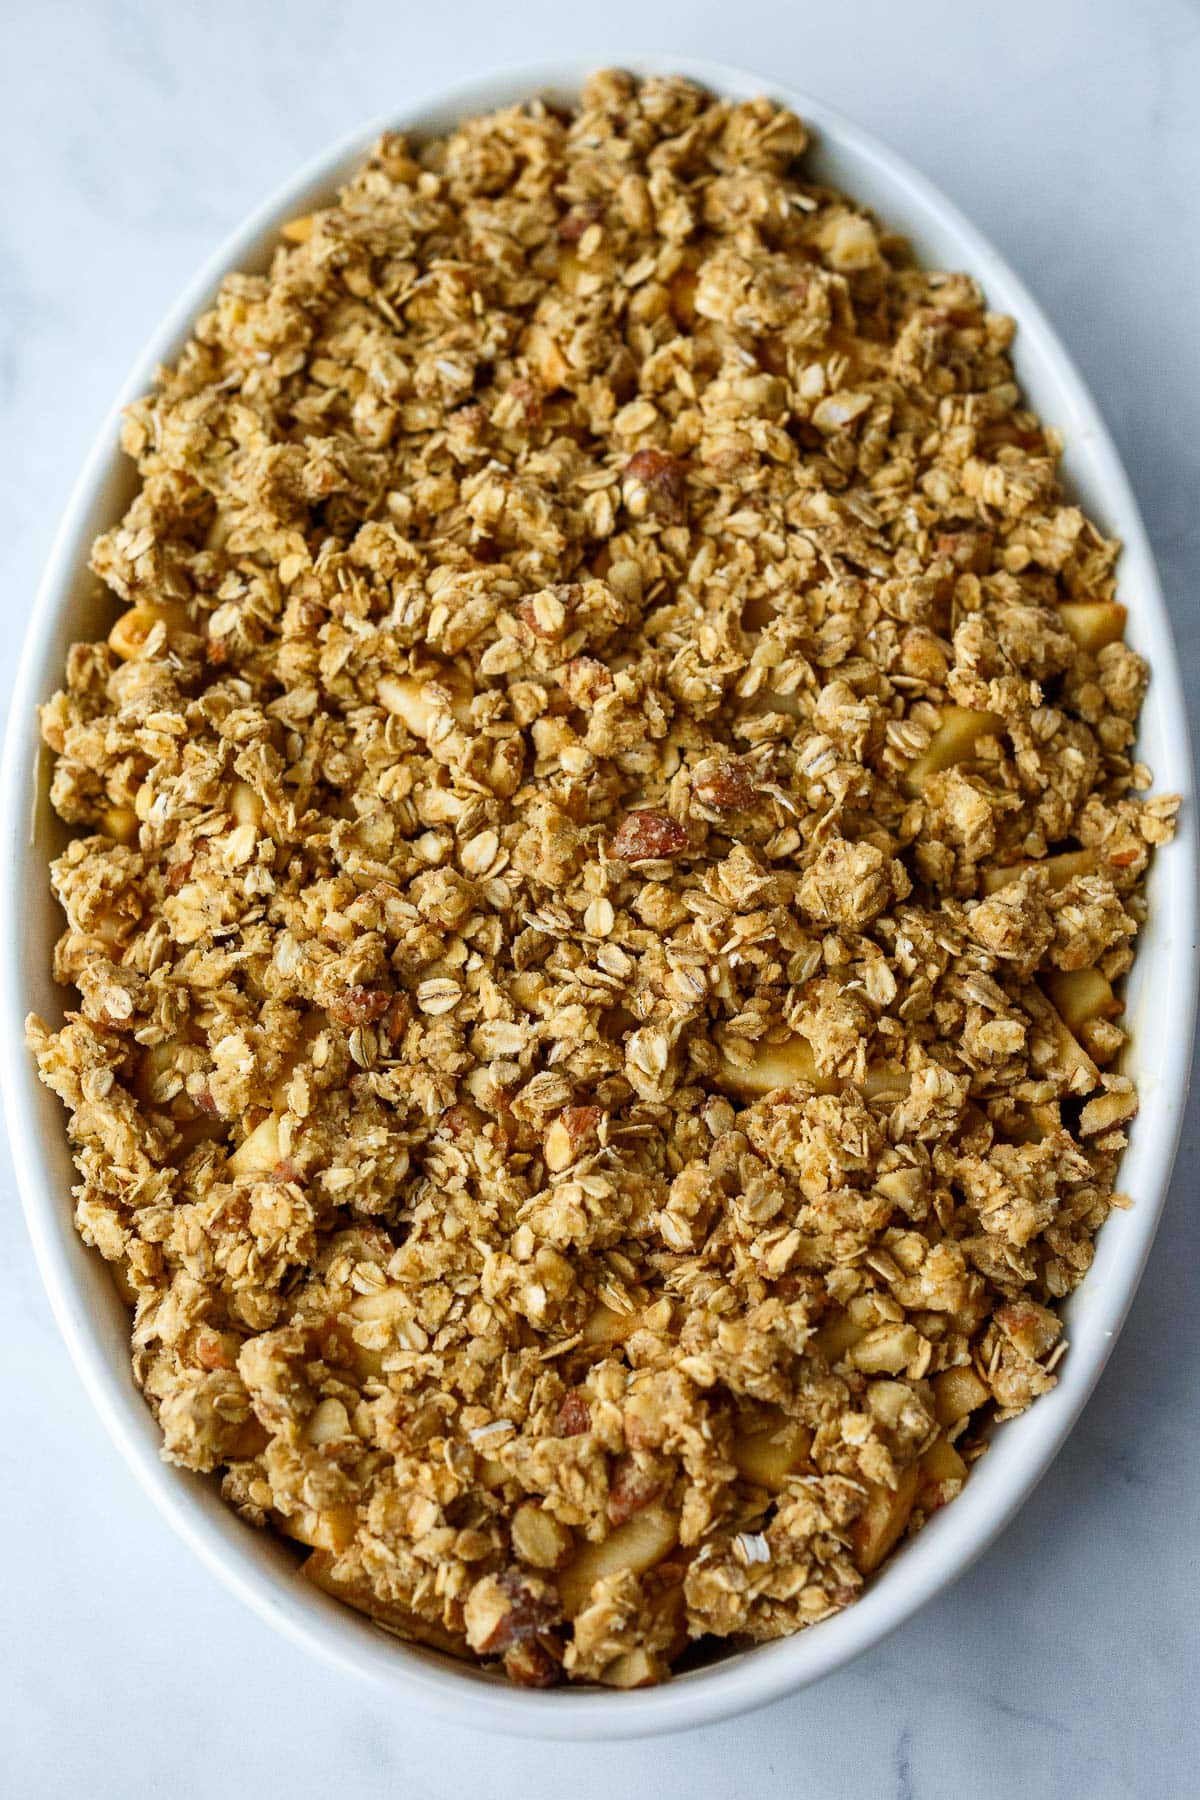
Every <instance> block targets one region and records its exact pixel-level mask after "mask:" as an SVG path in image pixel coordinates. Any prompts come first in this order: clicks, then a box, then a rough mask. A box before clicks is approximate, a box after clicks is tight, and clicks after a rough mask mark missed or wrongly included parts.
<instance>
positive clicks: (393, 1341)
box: [29, 71, 1176, 1687]
mask: <svg viewBox="0 0 1200 1800" xmlns="http://www.w3.org/2000/svg"><path fill="white" fill-rule="evenodd" d="M805 145H806V133H805V128H804V126H803V124H802V123H801V121H800V120H799V119H797V118H796V117H794V116H793V115H792V114H791V113H789V112H787V111H786V110H784V109H782V108H780V107H778V106H775V105H772V104H770V103H769V102H768V101H766V100H759V101H754V102H743V103H733V102H730V101H724V100H716V99H714V98H712V97H711V96H710V95H708V94H706V93H705V92H704V91H702V90H701V89H700V88H698V87H696V86H693V85H692V84H691V83H689V82H687V81H683V80H675V79H672V80H663V79H649V80H645V81H640V82H639V81H635V80H633V79H632V78H630V77H629V76H627V75H624V74H620V73H616V72H611V71H610V72H606V73H602V74H598V75H597V76H595V77H594V78H593V79H592V80H591V81H590V82H589V83H588V85H587V87H586V88H585V90H584V92H583V95H582V98H581V100H580V102H579V106H578V109H577V110H576V111H573V112H567V111H564V110H561V109H559V108H557V107H555V106H551V105H548V104H543V103H541V102H538V101H533V102H531V103H530V104H529V105H527V106H522V107H516V108H511V109H508V110H506V111H502V112H497V113H494V114H492V115H490V116H489V117H486V118H482V119H475V120H472V121H470V122H468V123H467V124H465V125H463V126H462V127H461V128H460V129H458V130H457V131H455V132H454V133H453V134H451V135H450V136H448V137H446V138H445V139H442V140H438V141H435V142H429V143H424V144H421V145H416V144H413V143H410V142H408V141H406V140H405V139H404V138H403V137H400V136H397V135H389V136H386V137H384V138H383V139H382V140H381V141H380V142H379V144H378V145H377V146H376V148H375V149H374V151H373V153H372V154H371V156H370V157H369V159H368V160H367V162H366V163H365V165H364V166H363V168H362V169H361V170H360V171H359V173H358V174H357V175H356V176H355V177H354V179H353V180H352V181H351V182H350V183H349V185H348V186H347V187H346V188H345V190H344V191H343V192H342V193H341V195H340V196H339V197H338V198H337V200H336V202H335V203H334V204H332V205H331V206H330V207H329V208H328V209H327V210H325V211H321V212H317V213H314V214H312V215H311V216H309V217H306V218H302V219H296V220H294V221H293V222H291V223H290V224H288V225H287V226H285V228H284V230H283V234H282V240H283V241H282V242H281V243H280V245H279V247H278V249H277V250H276V252H275V254H274V256H273V257H272V259H271V264H270V269H269V272H268V273H267V274H265V275H261V274H259V275H233V276H230V277H229V278H228V279H227V280H226V281H225V282H224V283H223V285H222V287H221V290H220V293H219V294H218V296H217V298H216V300H215V302H214V304H213V307H212V310H211V311H209V312H207V313H206V314H205V315H204V316H203V317H202V318H201V319H200V320H199V321H198V323H197V325H196V328H195V333H194V336H193V338H192V339H191V341H190V342H189V343H188V344H187V345H186V347H185V348H184V350H183V351H182V352H181V354H180V356H179V358H178V361H177V362H176V363H175V365H174V366H173V367H171V368H169V369H166V370H163V371H162V372H161V375H160V377H159V379H158V382H157V386H156V388H155V391H154V392H153V393H152V394H151V395H149V396H148V397H147V398H146V399H144V400H142V401H141V402H139V403H138V404H137V405H135V406H134V407H132V408H131V409H130V411H129V413H128V416H127V420H126V423H125V427H124V432H123V440H122V441H123V444H124V448H125V450H126V451H127V452H128V454H129V456H130V457H132V458H133V459H134V460H135V462H136V464H137V468H138V471H139V475H140V489H139V491H138V493H137V496H136V498H135V499H134V501H133V503H132V504H131V506H130V507H129V510H128V512H127V513H126V514H125V517H124V518H123V519H122V521H121V522H120V523H119V524H118V525H116V526H115V527H114V528H113V529H112V530H111V531H109V532H107V533H105V535H104V536H102V537H101V538H100V539H99V540H98V542H97V543H96V545H95V549H94V552H93V558H92V567H93V569H94V571H95V573H96V575H97V576H98V577H99V578H100V579H101V581H102V582H103V583H104V584H105V585H106V586H107V587H108V588H110V589H111V590H112V592H113V593H114V594H115V595H116V596H117V597H118V599H119V600H120V602H121V603H122V606H123V608H124V610H123V611H122V613H121V616H120V617H119V618H118V619H117V622H116V624H115V625H114V626H113V629H112V631H111V632H110V634H109V637H108V639H107V641H106V642H99V643H86V644H78V645H76V646H75V648H74V649H73V650H72V652H71V655H70V659H69V663H68V668H67V673H66V685H65V687H64V689H63V691H62V692H61V693H59V694H57V695H56V696H55V697H54V699H53V700H51V701H50V702H49V704H48V705H47V706H46V707H45V708H44V709H43V712H42V729H43V732H44V735H45V739H46V742H47V744H48V745H49V746H50V748H51V750H52V751H53V753H54V759H55V760H54V776H53V790H52V791H53V801H54V805H55V806H56V808H57V809H58V812H59V813H60V814H61V816H62V818H63V819H64V820H66V821H67V822H68V823H69V824H70V825H72V826H76V827H79V828H80V834H79V835H77V836H76V837H75V838H74V840H73V841H72V842H71V843H70V844H69V846H68V848H67V849H66V851H65V853H64V854H63V855H62V856H61V857H60V858H59V859H58V860H57V862H56V863H55V864H54V867H53V885H54V891H55V893H56V894H57V896H58V898H59V900H60V902H61V904H62V907H63V909H64V911H65V913H66V917H67V929H66V931H65V933H64V935H63V936H62V938H61V941H60V942H59V944H58V947H57V952H56V958H55V973H56V976H57V978H58V979H59V980H60V981H61V982H62V983H64V984H66V985H67V986H69V987H71V988H73V989H74V990H75V991H76V993H77V996H78V997H77V1000H76V1001H75V1002H74V1006H75V1010H72V1011H69V1012H68V1013H67V1014H66V1019H65V1023H64V1024H63V1025H62V1026H61V1028H59V1029H51V1028H50V1027H48V1026H47V1025H45V1024H44V1023H43V1022H42V1021H40V1020H38V1019H36V1018H34V1019H31V1020H30V1025H29V1030H30V1037H31V1041H32V1044H33V1048H34V1050H35V1052H36V1055H37V1058H38V1062H39V1065H40V1069H41V1072H42V1075H43V1077H44V1079H45V1080H46V1081H47V1082H48V1083H49V1084H50V1086H51V1087H53V1088H54V1089H55V1091H56V1092H57V1093H58V1094H60V1095H61V1097H62V1099H63V1101H64V1102H65V1103H66V1105H67V1107H68V1109H69V1111H70V1115H71V1122H70V1130H71V1138H72V1142H73V1145H74V1150H75V1156H76V1161H77V1164H78V1170H79V1185H78V1187H77V1189H76V1218H77V1222H78V1227H79V1230H80V1232H81V1233H82V1234H83V1236H84V1238H85V1239H86V1240H87V1242H88V1243H89V1244H91V1245H93V1246H95V1248H96V1249H97V1250H99V1252H100V1253H101V1255H102V1256H104V1257H105V1258H107V1259H108V1261H109V1262H110V1263H111V1264H112V1265H113V1266H114V1269H115V1270H116V1271H117V1273H118V1276H119V1280H120V1282H121V1284H122V1287H123V1290H124V1291H125V1293H126V1297H127V1298H128V1300H129V1301H130V1302H131V1304H132V1305H133V1307H134V1313H133V1324H132V1350H133V1369H134V1373H135V1376H136V1379H137V1381H138V1383H139V1384H140V1387H141V1389H142V1391H143V1392H144V1394H145V1396H146V1399H147V1401H148V1403H149V1404H150V1406H151V1407H152V1408H153V1409H154V1412H155V1414H156V1416H157V1418H158V1422H159V1424H160V1426H161V1429H162V1434H163V1454H164V1455H165V1456H166V1457H167V1458H169V1459H170V1460H171V1461H172V1462H174V1463H176V1464H178V1465H180V1466H181V1467H183V1468H185V1469H191V1470H196V1471H200V1472H211V1473H213V1474H214V1475H215V1476H216V1477H217V1478H218V1479H219V1481H220V1483H221V1489H222V1492H223V1494H224V1495H225V1497H226V1499H227V1500H228V1502H229V1504H230V1505H231V1506H233V1507H235V1508H236V1509H237V1510H238V1512H239V1513H240V1514H241V1515H242V1517H243V1518H245V1519H246V1520H248V1521H250V1522H251V1523H252V1524H254V1525H259V1526H272V1527H274V1528H275V1529H276V1530H278V1531H280V1532H283V1533H285V1534H286V1535H287V1536H288V1537H289V1538H291V1539H294V1540H295V1541H296V1542H297V1543H298V1544H300V1545H303V1546H306V1556H305V1560H304V1562H303V1571H304V1574H305V1575H306V1576H308V1577H309V1578H311V1580H313V1581H314V1582H316V1583H317V1584H318V1585H319V1586H320V1587H321V1588H323V1589H325V1590H326V1591H327V1592H329V1593H332V1594H335V1595H338V1596H340V1597H341V1598H342V1599H343V1600H345V1601H346V1602H348V1603H349V1605H351V1606H352V1607H356V1608H358V1609H360V1610H361V1611H362V1612H364V1613H366V1614H368V1615H369V1616H370V1617H371V1618H372V1619H374V1620H376V1621H377V1622H378V1623H379V1624H380V1625H381V1626H383V1627H384V1628H386V1629H387V1630H389V1631H392V1632H394V1633H396V1634H398V1635H399V1636H400V1637H403V1638H405V1639H409V1640H416V1641H418V1642H421V1643H425V1644H431V1645H434V1646H437V1647H438V1648H440V1649H442V1650H445V1651H447V1652H450V1653H453V1654H456V1655H459V1656H463V1657H467V1658H474V1659H483V1660H486V1661H488V1662H494V1663H495V1664H496V1666H498V1667H502V1668H503V1671H504V1672H505V1673H506V1674H507V1675H508V1676H509V1677H510V1678H511V1679H512V1680H513V1681H515V1682H519V1683H522V1684H524V1685H528V1686H535V1687H537V1686H544V1685H549V1684H552V1683H555V1682H558V1681H561V1680H568V1681H593V1682H603V1683H608V1684H613V1685H616V1686H636V1685H641V1684H644V1683H649V1682H656V1681H660V1680H662V1679H663V1678H664V1677H665V1676H667V1675H668V1673H669V1672H670V1671H671V1669H672V1667H673V1666H676V1665H677V1664H678V1662H679V1659H680V1658H683V1659H684V1660H685V1666H686V1661H687V1659H689V1658H691V1659H695V1658H696V1657H697V1656H702V1655H703V1654H705V1653H706V1652H707V1651H709V1650H711V1649H712V1647H713V1646H714V1642H715V1641H716V1640H725V1641H726V1642H731V1643H733V1644H735V1645H744V1644H746V1643H748V1642H750V1641H754V1640H761V1639H767V1638H774V1637H778V1636H780V1635H782V1634H785V1633H789V1632H793V1631H796V1630H797V1629H799V1628H800V1627H801V1626H805V1625H810V1624H813V1623H816V1622H817V1621H819V1620H821V1619H824V1618H826V1617H828V1616H829V1615H830V1614H832V1613H834V1612H836V1611H837V1610H838V1609H839V1608H841V1607H844V1606H846V1605H847V1604H849V1603H850V1602H852V1601H853V1600H854V1598H855V1596H856V1595H857V1594H858V1593H859V1591H860V1589H861V1588H862V1585H863V1582H864V1580H865V1579H866V1578H868V1577H869V1576H870V1574H871V1572H872V1571H873V1570H874V1569H875V1568H876V1567H877V1566H878V1564H879V1563H880V1562H881V1561H882V1560H883V1558H884V1557H886V1556H887V1554H888V1553H889V1551H890V1550H891V1549H892V1547H893V1546H894V1545H895V1544H896V1543H897V1542H898V1541H899V1540H900V1538H901V1537H902V1536H903V1535H904V1534H905V1533H906V1532H909V1531H912V1530H914V1529H916V1528H917V1527H919V1526H920V1524H921V1523H922V1522H923V1521H924V1520H925V1519H926V1518H927V1517H928V1516H929V1515H930V1513H931V1512H932V1511H933V1510H934V1509H935V1508H937V1507H939V1506H941V1505H942V1504H943V1503H944V1502H945V1501H947V1500H949V1499H951V1498H952V1497H953V1496H954V1495H955V1494H956V1493H957V1491H958V1489H959V1487H960V1485H961V1483H962V1482H963V1480H964V1478H965V1477H966V1475H967V1472H968V1469H969V1467H970V1464H971V1462H972V1460H973V1459H974V1458H975V1457H976V1456H977V1455H978V1454H979V1453H980V1451H981V1449H982V1448H983V1443H984V1438H983V1435H982V1434H983V1429H984V1427H985V1425H989V1424H990V1422H991V1421H994V1420H997V1419H1004V1418H1007V1417H1009V1416H1011V1415H1013V1414H1015V1413H1017V1412H1020V1411H1021V1410H1022V1409H1023V1408H1024V1407H1026V1406H1027V1405H1028V1404H1029V1403H1030V1402H1031V1401H1032V1400H1033V1399H1035V1398H1036V1396H1037V1395H1039V1394H1041V1393H1043V1392H1044V1391H1045V1390H1046V1389H1047V1388H1049V1387H1050V1386H1051V1385H1052V1384H1053V1382H1054V1379H1055V1377H1054V1367H1055V1364H1056V1362H1057V1360H1058V1358H1059V1356H1060V1354H1061V1352H1062V1350H1063V1348H1064V1344H1063V1339H1062V1336H1061V1326H1060V1321H1059V1318H1058V1316H1057V1314H1056V1312H1055V1303H1056V1302H1057V1301H1058V1300H1060V1299H1061V1298H1062V1297H1063V1296H1064V1295H1065V1294H1067V1293H1069V1292H1070V1290H1071V1289H1072V1288H1074V1287H1075V1286H1076V1284H1077V1283H1078V1282H1079V1281H1080V1280H1081V1278H1082V1277H1083V1276H1084V1274H1085V1273H1086V1271H1087V1268H1088V1265H1089V1263H1090V1260H1091V1256H1092V1244H1093V1238H1094V1236H1095V1233H1096V1231H1097V1230H1098V1229H1099V1227H1100V1226H1101V1224H1102V1223H1103V1221H1104V1219H1105V1217H1106V1215H1107V1213H1108V1211H1109V1209H1110V1208H1111V1207H1112V1206H1114V1205H1118V1204H1121V1197H1120V1196H1119V1195H1117V1194H1116V1193H1114V1191H1113V1182H1114V1175H1115V1172H1116V1169H1117V1165H1118V1162H1119V1158H1120V1153H1121V1151H1122V1148H1123V1147H1124V1144H1125V1130H1126V1126H1127V1124H1128V1122H1129V1120H1130V1119H1131V1117H1132V1116H1133V1114H1134V1112H1135V1110H1136V1105H1137V1101H1136V1096H1135V1093H1134V1090H1133V1087H1132V1084H1131V1082H1130V1080H1129V1079H1128V1077H1127V1076H1125V1075H1123V1074H1121V1073H1120V1072H1119V1056H1120V1051H1121V1048H1122V1044H1123V1042H1124V1032H1123V1030H1122V1027H1121V1024H1120V1018H1121V999H1120V988H1119V984H1120V979H1121V977H1122V976H1123V975H1124V974H1125V972H1126V970H1127V969H1128V968H1129V965H1130V961H1131V957H1132V944H1133V939H1134V936H1135V935H1136V932H1137V929H1138V925H1139V923H1140V922H1141V919H1142V916H1143V910H1144V907H1143V900H1142V895H1141V886H1142V881H1143V876H1144V874H1145V871H1146V866H1147V861H1148V858H1149V856H1150V854H1151V850H1152V847H1153V846H1154V845H1156V844H1160V843H1162V842H1164V841H1165V840H1166V839H1168V838H1169V836H1170V835H1171V828H1172V818H1173V814H1174V810H1175V805H1176V800H1175V799H1174V798H1173V797H1165V798H1158V799H1148V798H1146V797H1145V796H1146V794H1147V790H1148V786H1149V775H1148V772H1147V771H1146V769H1145V768H1143V767H1142V766H1141V765H1140V764H1138V763H1137V762H1136V761H1135V760H1134V757H1133V749H1132V746H1133V741H1134V736H1135V727H1136V719H1137V713H1138V709H1139V706H1140V703H1141V700H1142V696H1143V692H1144V689H1145V685H1146V675H1147V671H1146V666H1145V664H1144V663H1143V661H1142V660H1141V658H1140V657H1138V656H1137V655H1135V654H1134V653H1133V652H1132V651H1131V650H1129V649H1128V648H1127V647H1126V646H1125V644H1124V642H1123V632H1124V623H1125V609H1124V607H1123V605H1122V604H1121V603H1120V602H1119V601H1118V600H1117V599H1116V598H1115V577H1114V569H1115V563H1116V557H1117V545H1116V544H1115V543H1113V542H1111V541H1109V540H1107V539H1106V538H1105V537H1104V536H1103V535H1102V533H1101V532H1100V531H1099V530H1098V529H1097V528H1096V526H1095V525H1094V524H1093V523H1092V522H1091V521H1090V520H1089V519H1088V518H1087V517H1086V516H1085V515H1084V514H1083V513H1082V512H1081V511H1080V510H1079V508H1078V507H1076V506H1074V505H1072V504H1070V502H1069V500H1068V499H1067V498H1065V497H1064V494H1063V491H1062V488H1061V486H1060V482H1059V477H1058V472H1057V465H1058V456H1059V440H1058V437H1057V435H1056V434H1055V432H1054V431H1053V430H1052V429H1051V428H1050V427H1048V426H1045V425H1043V424H1042V423H1041V422H1040V421H1039V420H1038V419H1037V418H1036V417H1035V416H1034V415H1033V414H1032V413H1031V412H1029V411H1028V410H1027V409H1026V408H1025V407H1023V405H1022V402H1021V396H1020V394H1019V392H1018V388H1017V386H1016V384H1015V382H1014V379H1013V371H1012V365H1011V362H1010V359H1009V349H1010V345H1011V340H1012V336H1013V324H1012V321H1011V320H1009V319H1007V318H1003V317H999V316H998V315H996V314H994V313H991V312H989V311H988V310H987V308H986V306H985V303H984V299H983V296H982V295H981V293H980V292H979V289H978V288H977V286H976V285H975V283H974V282H973V281H972V280H971V279H969V278H968V277H967V276H964V275H955V274H944V273H939V272H935V271H930V270H926V269H921V268H918V267H915V266H914V264H913V262H912V260H911V258H910V256H909V255H908V254H907V252H906V249H905V246H904V244H903V243H902V242H901V241H900V240H899V239H897V238H896V237H895V236H893V235H891V234H890V233H889V232H888V231H887V229H886V227H885V226H883V225H882V224H881V223H880V222H879V221H878V220H876V219H875V218H873V217H872V216H871V215H870V214H869V213H868V212H866V211H865V210H864V209H863V208H862V207H860V206H857V205H856V204H855V203H854V202H853V201H852V200H850V199H847V198H845V197H843V196H842V195H840V194H836V193H832V192H829V191H827V190H825V189H824V188H822V187H820V186H819V185H815V184H814V182H813V181H812V180H810V179H809V178H808V176H807V174H806V167H805V157H804V153H805Z"/></svg>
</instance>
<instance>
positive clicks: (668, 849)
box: [612, 808, 688, 862]
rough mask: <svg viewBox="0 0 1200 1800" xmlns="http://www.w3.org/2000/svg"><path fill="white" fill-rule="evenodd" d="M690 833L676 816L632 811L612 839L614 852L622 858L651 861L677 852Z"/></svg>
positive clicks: (682, 847) (614, 854) (648, 810)
mask: <svg viewBox="0 0 1200 1800" xmlns="http://www.w3.org/2000/svg"><path fill="white" fill-rule="evenodd" d="M687 842H688V835H687V832H686V831H685V830H684V828H683V826H682V825H681V824H680V823H679V821H678V820H677V819H671V818H668V817H667V815H666V814H665V813H660V812H652V811H651V810H650V809H649V808H647V809H646V810H645V811H643V812H632V813H630V814H629V815H628V817H627V818H625V819H623V820H622V821H621V825H620V827H619V829H618V831H617V832H616V835H615V836H614V838H613V841H612V854H613V856H616V857H619V858H620V860H621V861H622V862H650V861H657V860H658V859H660V858H662V857H670V856H678V855H679V853H680V851H681V850H686V849H687Z"/></svg>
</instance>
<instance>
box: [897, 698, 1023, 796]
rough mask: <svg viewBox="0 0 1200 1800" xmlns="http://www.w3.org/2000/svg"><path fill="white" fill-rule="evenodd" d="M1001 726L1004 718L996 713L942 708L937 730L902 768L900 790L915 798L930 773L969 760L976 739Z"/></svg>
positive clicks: (996, 732)
mask: <svg viewBox="0 0 1200 1800" xmlns="http://www.w3.org/2000/svg"><path fill="white" fill-rule="evenodd" d="M1003 729H1004V721H1003V719H1001V718H999V717H998V716H997V714H996V713H992V712H976V711H975V710H974V709H973V708H972V707H969V706H946V707H943V709H942V716H941V721H940V723H939V725H938V728H937V730H936V731H935V732H934V734H933V736H932V738H931V739H930V740H929V743H928V745H927V746H926V748H925V750H924V751H923V752H922V754H921V755H920V756H918V757H917V759H916V761H915V762H912V763H910V764H909V766H908V768H907V770H906V771H905V774H904V777H903V780H902V782H901V786H902V787H903V789H904V792H905V793H906V794H908V795H909V797H910V798H911V799H915V798H916V796H917V795H918V794H919V793H920V792H921V789H922V788H923V787H924V786H925V783H926V782H927V781H928V779H929V777H930V776H931V775H936V774H937V773H938V771H939V770H941V769H949V768H950V767H952V765H953V764H955V763H961V762H969V761H970V760H971V758H972V757H973V756H974V755H975V746H976V745H977V744H978V742H979V740H980V738H982V737H995V736H996V735H997V734H998V733H999V732H1001V731H1003Z"/></svg>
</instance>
